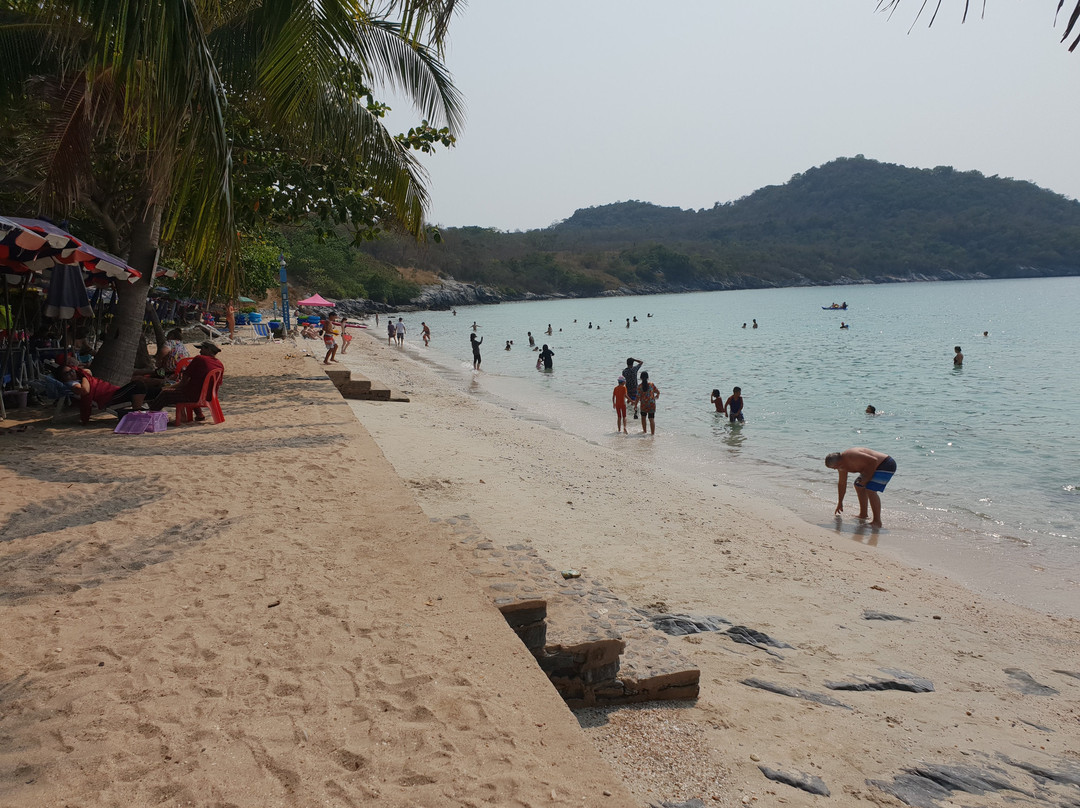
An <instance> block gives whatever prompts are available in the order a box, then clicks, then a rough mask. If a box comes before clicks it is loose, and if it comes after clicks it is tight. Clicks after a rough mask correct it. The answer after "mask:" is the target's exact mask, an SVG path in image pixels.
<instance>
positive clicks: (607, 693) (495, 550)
mask: <svg viewBox="0 0 1080 808" xmlns="http://www.w3.org/2000/svg"><path fill="white" fill-rule="evenodd" d="M447 521H448V523H450V524H451V526H452V527H453V528H454V532H455V534H457V536H458V541H459V543H460V544H459V546H460V549H461V551H462V553H463V554H464V559H465V563H466V566H467V568H468V569H469V571H470V572H471V573H472V574H473V575H474V576H475V577H476V579H477V580H478V582H479V583H480V585H481V586H483V587H484V588H485V589H486V590H487V591H488V593H489V594H490V595H491V598H492V600H493V601H494V603H495V605H496V606H497V607H498V608H499V610H500V611H502V613H503V616H504V617H505V618H506V621H507V623H509V624H510V626H511V627H512V628H513V629H514V631H515V632H517V634H518V636H519V637H520V638H521V640H522V642H524V643H525V645H526V647H527V648H528V649H529V650H530V651H531V652H532V654H533V655H534V656H535V657H536V659H537V663H538V664H539V665H540V667H541V668H542V669H543V670H544V672H545V673H547V675H548V678H549V679H550V680H551V682H552V684H553V685H554V686H555V688H556V689H557V690H558V691H559V693H560V694H561V695H562V697H563V698H564V699H565V700H566V702H567V704H568V705H569V706H570V707H572V708H577V707H587V706H593V705H603V704H627V703H631V702H638V701H653V700H666V699H667V700H678V699H694V698H696V697H697V695H698V685H699V680H700V678H701V673H700V671H699V670H698V669H697V667H696V666H695V665H694V664H693V663H692V662H691V661H690V660H689V659H687V658H686V657H684V656H683V654H682V652H681V651H680V650H679V649H678V648H676V647H674V645H673V644H672V642H671V640H670V638H669V637H668V635H666V634H664V633H663V632H661V631H658V630H657V629H655V628H654V627H653V625H652V623H651V621H649V620H648V619H646V618H645V617H643V616H642V615H641V614H639V613H638V612H637V610H635V609H634V608H633V607H632V606H630V604H628V603H626V602H625V601H623V600H622V599H620V598H619V597H618V596H617V595H615V594H614V593H613V592H612V591H611V590H610V589H608V588H607V587H606V586H604V585H603V584H601V583H600V582H598V581H596V580H594V579H591V578H589V577H588V576H587V575H582V576H581V577H577V578H569V579H567V578H564V577H563V575H562V574H561V572H560V571H558V570H556V569H555V568H553V567H552V566H551V565H550V564H548V563H547V562H546V561H544V560H543V559H542V558H540V557H539V555H538V554H537V553H536V551H535V550H533V549H532V548H531V547H529V546H528V545H524V544H520V545H506V546H499V545H497V544H496V543H494V542H492V541H490V540H489V539H487V538H486V537H484V536H480V535H478V534H477V533H475V532H474V531H473V530H472V529H471V526H469V525H468V524H467V523H465V522H463V521H462V520H460V519H457V520H447Z"/></svg>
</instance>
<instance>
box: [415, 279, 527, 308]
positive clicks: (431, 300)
mask: <svg viewBox="0 0 1080 808" xmlns="http://www.w3.org/2000/svg"><path fill="white" fill-rule="evenodd" d="M508 299H509V298H507V297H506V296H505V295H503V294H502V293H500V292H498V291H496V290H494V289H491V288H489V287H487V286H481V285H480V284H477V283H462V282H461V281H455V280H453V279H449V278H448V279H446V280H443V281H441V282H439V283H437V284H432V285H430V286H423V287H421V290H420V294H419V295H418V296H417V297H416V298H414V299H413V301H412V303H413V305H414V306H416V307H417V308H420V309H433V310H435V309H449V308H453V307H454V306H472V305H476V304H478V303H502V302H505V301H506V300H508ZM515 299H518V298H515Z"/></svg>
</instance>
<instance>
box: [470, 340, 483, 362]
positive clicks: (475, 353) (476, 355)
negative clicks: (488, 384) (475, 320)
mask: <svg viewBox="0 0 1080 808" xmlns="http://www.w3.org/2000/svg"><path fill="white" fill-rule="evenodd" d="M483 341H484V338H483V337H480V339H477V338H476V334H469V344H470V345H471V346H472V366H473V370H480V344H481V343H482V342H483Z"/></svg>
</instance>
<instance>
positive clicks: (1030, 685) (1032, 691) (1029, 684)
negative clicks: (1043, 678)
mask: <svg viewBox="0 0 1080 808" xmlns="http://www.w3.org/2000/svg"><path fill="white" fill-rule="evenodd" d="M1004 673H1005V674H1006V675H1008V676H1011V677H1012V678H1013V679H1014V680H1015V681H1014V682H1013V685H1012V686H1013V688H1014V689H1016V690H1019V691H1020V692H1021V693H1023V694H1024V695H1025V696H1056V695H1058V694H1059V693H1060V692H1061V691H1059V690H1057V689H1056V688H1053V687H1050V685H1044V684H1040V683H1039V682H1036V681H1035V680H1034V679H1032V678H1031V674H1030V673H1028V672H1027V671H1024V670H1021V669H1020V668H1005V671H1004Z"/></svg>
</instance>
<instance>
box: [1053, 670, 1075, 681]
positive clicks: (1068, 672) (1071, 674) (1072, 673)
mask: <svg viewBox="0 0 1080 808" xmlns="http://www.w3.org/2000/svg"><path fill="white" fill-rule="evenodd" d="M1054 673H1060V674H1061V675H1062V676H1071V677H1072V678H1073V679H1080V673H1077V672H1076V671H1059V670H1058V669H1057V668H1054Z"/></svg>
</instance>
